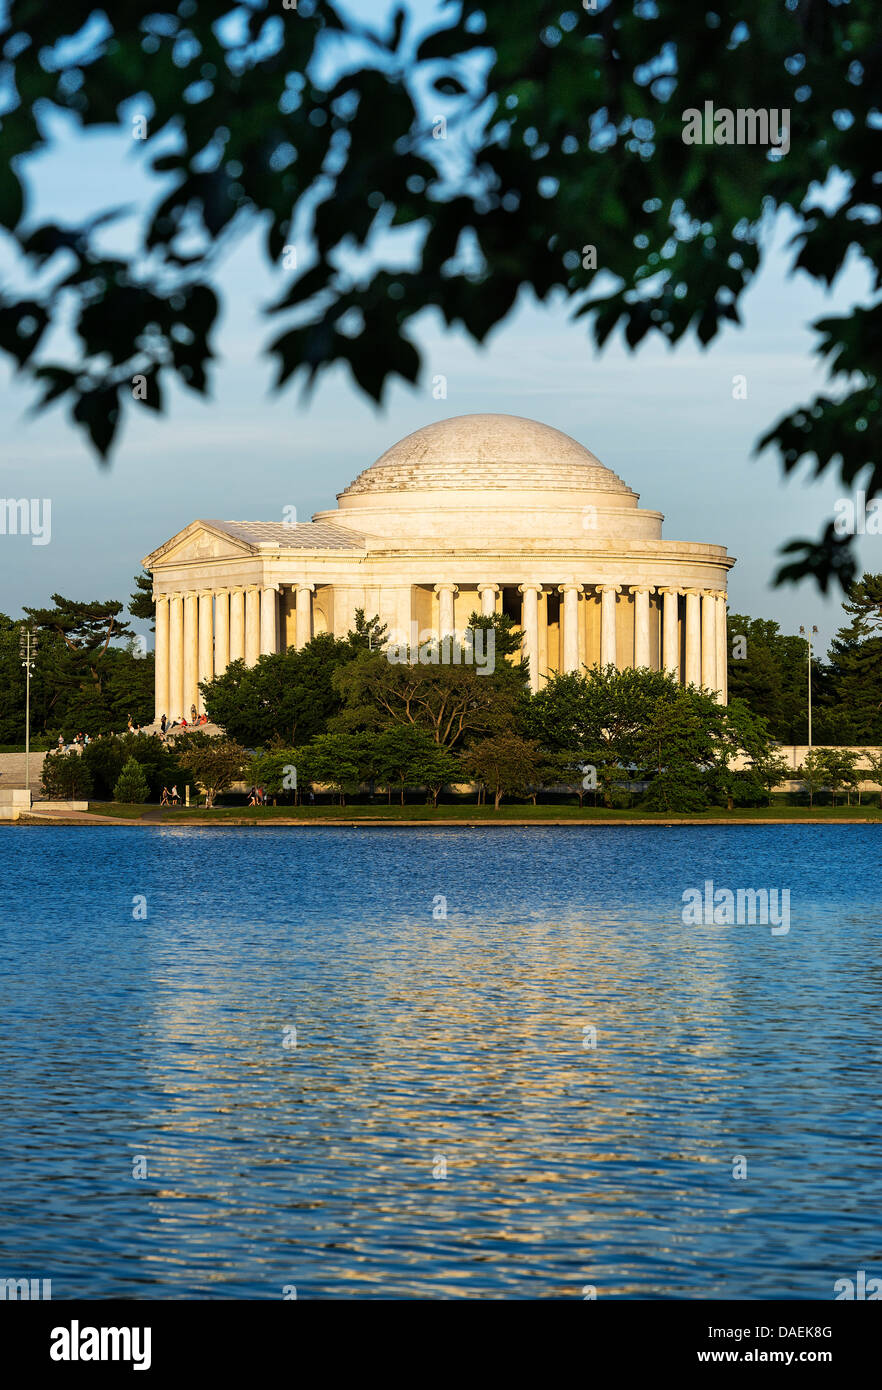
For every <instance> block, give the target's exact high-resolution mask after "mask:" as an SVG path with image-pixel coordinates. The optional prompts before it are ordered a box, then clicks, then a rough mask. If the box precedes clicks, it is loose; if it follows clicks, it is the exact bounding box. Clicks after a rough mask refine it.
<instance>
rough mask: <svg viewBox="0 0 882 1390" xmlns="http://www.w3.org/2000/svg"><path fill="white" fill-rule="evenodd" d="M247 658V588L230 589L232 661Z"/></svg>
mask: <svg viewBox="0 0 882 1390" xmlns="http://www.w3.org/2000/svg"><path fill="white" fill-rule="evenodd" d="M244 658H245V590H244V589H231V590H230V661H243V660H244Z"/></svg>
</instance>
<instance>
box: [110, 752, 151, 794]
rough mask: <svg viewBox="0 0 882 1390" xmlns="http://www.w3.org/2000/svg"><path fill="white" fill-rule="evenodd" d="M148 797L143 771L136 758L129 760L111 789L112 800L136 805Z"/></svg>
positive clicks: (148, 792) (148, 791)
mask: <svg viewBox="0 0 882 1390" xmlns="http://www.w3.org/2000/svg"><path fill="white" fill-rule="evenodd" d="M149 795H150V787H149V786H148V785H147V778H146V777H145V776H144V769H143V768H142V766H141V764H140V763H139V762H138V760H137V759H136V758H129V759H128V761H127V762H126V764H125V766H124V767H123V770H122V772H121V773H120V774H119V777H118V778H117V781H116V785H115V787H114V788H113V797H114V800H115V801H126V802H129V803H137V802H139V801H146V800H147V798H148V796H149Z"/></svg>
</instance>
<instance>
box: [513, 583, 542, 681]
mask: <svg viewBox="0 0 882 1390" xmlns="http://www.w3.org/2000/svg"><path fill="white" fill-rule="evenodd" d="M518 592H519V593H521V594H523V596H524V597H523V603H522V605H521V626H522V628H523V632H524V656H525V657H526V658H527V660H528V662H529V663H530V689H531V690H532V691H533V692H534V693H535V691H537V690H538V689H539V595H540V594H541V592H542V585H541V584H519V585H518Z"/></svg>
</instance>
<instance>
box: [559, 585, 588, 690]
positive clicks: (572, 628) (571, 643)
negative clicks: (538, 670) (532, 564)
mask: <svg viewBox="0 0 882 1390" xmlns="http://www.w3.org/2000/svg"><path fill="white" fill-rule="evenodd" d="M582 587H583V586H582V585H581V584H575V583H573V584H561V586H560V592H561V593H562V594H563V668H564V671H578V670H579V669H580V668H581V665H582V663H581V661H580V659H579V595H580V594H581V592H582Z"/></svg>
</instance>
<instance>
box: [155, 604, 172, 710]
mask: <svg viewBox="0 0 882 1390" xmlns="http://www.w3.org/2000/svg"><path fill="white" fill-rule="evenodd" d="M168 606H169V604H168V596H167V595H166V594H157V595H156V643H155V653H154V658H153V659H154V662H155V674H154V684H153V690H154V700H153V705H154V710H155V713H154V716H153V717H154V718H155V719H161V718H162V716H163V715H164V714H168Z"/></svg>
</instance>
